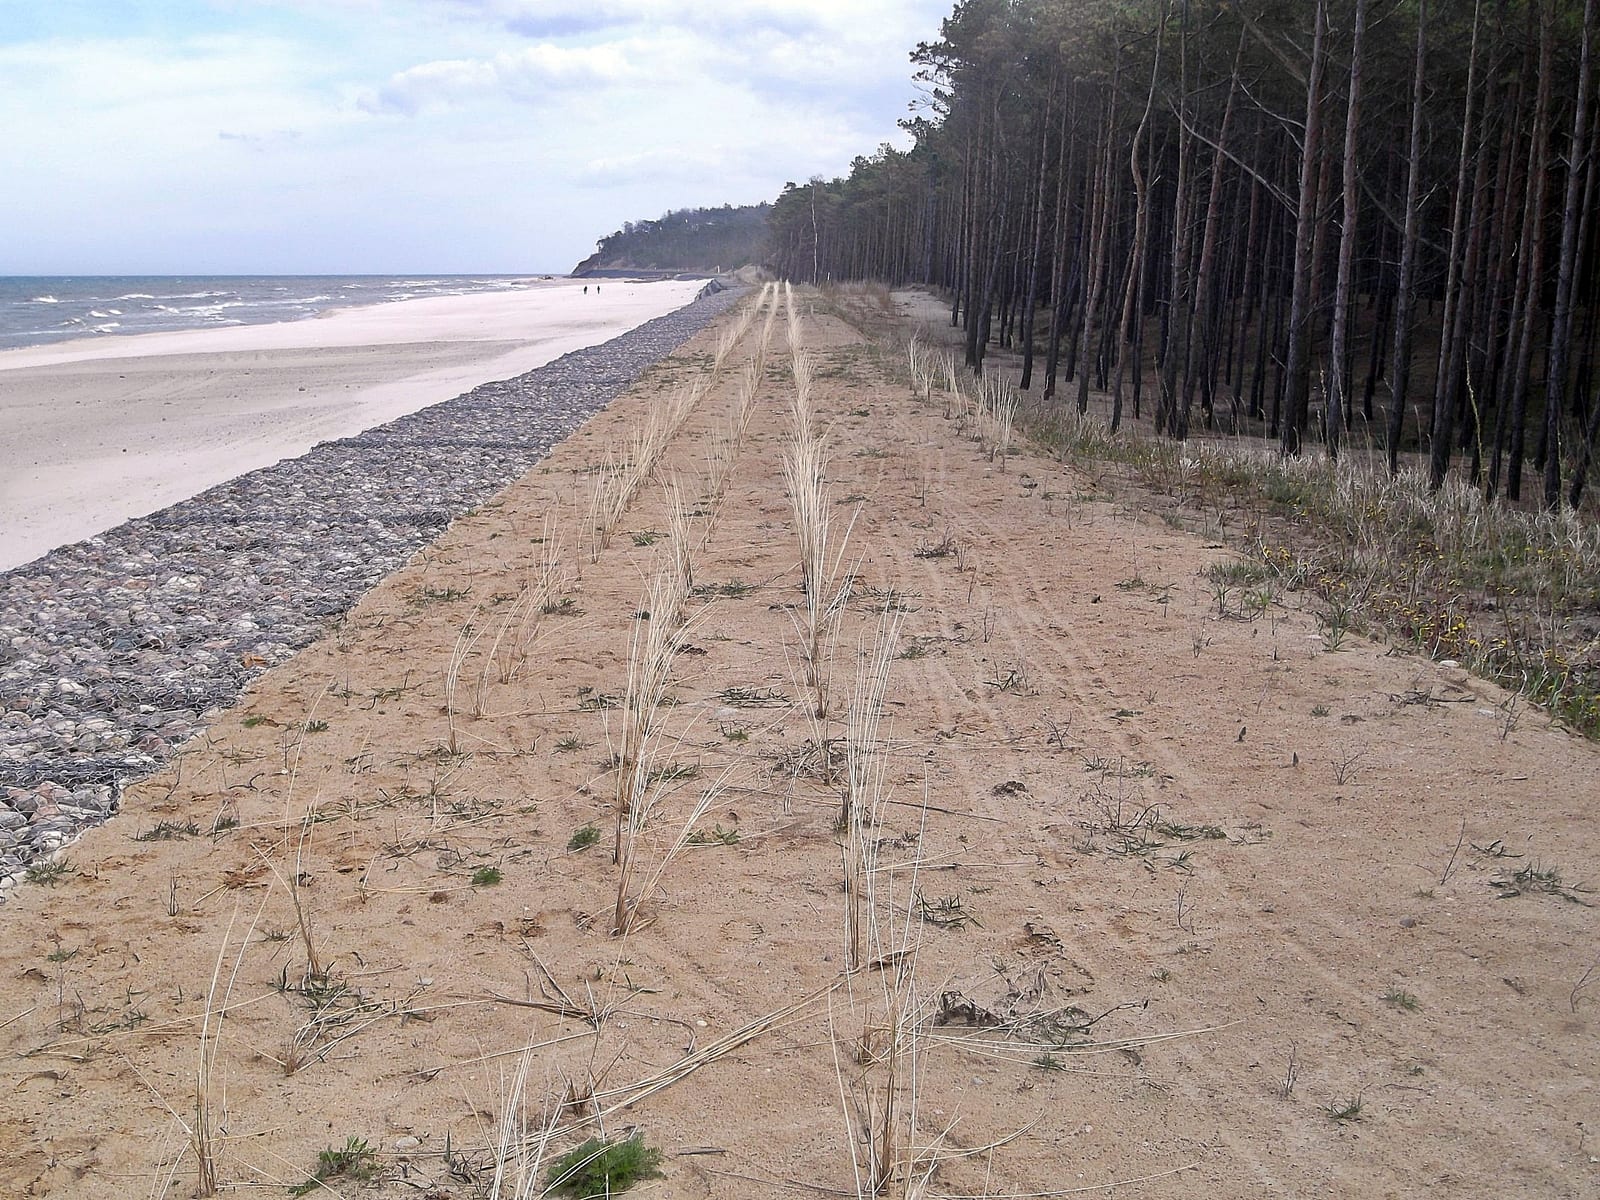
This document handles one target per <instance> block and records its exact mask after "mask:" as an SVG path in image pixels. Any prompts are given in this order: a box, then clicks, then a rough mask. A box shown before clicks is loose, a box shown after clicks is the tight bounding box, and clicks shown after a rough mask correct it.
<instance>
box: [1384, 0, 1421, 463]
mask: <svg viewBox="0 0 1600 1200" xmlns="http://www.w3.org/2000/svg"><path fill="white" fill-rule="evenodd" d="M1427 49H1428V3H1427V0H1418V2H1417V53H1416V58H1415V62H1414V66H1413V68H1412V74H1411V142H1410V154H1409V159H1408V162H1407V165H1406V211H1405V230H1404V232H1403V233H1402V234H1401V235H1400V279H1399V282H1398V283H1397V284H1396V285H1395V306H1394V307H1395V312H1394V361H1393V365H1392V366H1391V367H1390V368H1389V424H1388V428H1387V430H1386V431H1385V432H1386V434H1387V437H1386V439H1385V440H1386V442H1387V446H1386V449H1387V450H1388V452H1389V474H1391V475H1394V474H1397V473H1398V472H1399V470H1400V435H1401V434H1402V433H1403V432H1404V429H1405V419H1406V392H1407V386H1408V384H1409V382H1410V379H1411V306H1412V303H1413V301H1414V300H1415V298H1416V278H1415V277H1416V270H1417V236H1418V224H1419V214H1418V211H1417V208H1418V198H1419V197H1420V195H1421V191H1422V98H1423V86H1424V83H1425V80H1426V61H1425V60H1426V58H1427Z"/></svg>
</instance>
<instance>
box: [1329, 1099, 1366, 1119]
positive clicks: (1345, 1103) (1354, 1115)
mask: <svg viewBox="0 0 1600 1200" xmlns="http://www.w3.org/2000/svg"><path fill="white" fill-rule="evenodd" d="M1323 1111H1325V1112H1326V1113H1327V1114H1328V1117H1329V1119H1330V1120H1333V1121H1337V1122H1338V1123H1339V1124H1341V1125H1347V1124H1349V1123H1350V1122H1352V1121H1359V1120H1361V1112H1362V1103H1361V1097H1360V1096H1352V1097H1350V1098H1349V1099H1348V1100H1335V1101H1334V1102H1333V1103H1332V1104H1330V1105H1328V1107H1327V1108H1326V1109H1324V1110H1323Z"/></svg>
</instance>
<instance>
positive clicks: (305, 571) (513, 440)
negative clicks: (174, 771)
mask: <svg viewBox="0 0 1600 1200" xmlns="http://www.w3.org/2000/svg"><path fill="white" fill-rule="evenodd" d="M741 295H742V292H740V291H737V290H733V291H724V292H721V293H717V294H714V295H711V296H709V297H706V298H705V299H702V300H699V301H695V302H691V303H690V304H687V305H684V306H682V307H679V308H677V309H675V310H673V311H672V312H670V313H667V314H666V315H664V316H661V317H657V318H654V319H653V320H650V321H647V322H645V323H644V324H642V325H639V326H637V327H635V328H633V329H630V330H628V331H627V332H625V333H623V334H621V335H619V336H617V337H614V338H612V339H610V340H608V341H605V342H602V343H601V344H599V345H593V346H586V347H584V348H582V349H579V350H575V351H572V352H569V353H567V354H565V355H563V356H561V357H560V358H558V359H556V360H555V361H553V362H550V363H547V364H546V365H544V366H542V367H538V368H535V369H533V370H531V371H528V372H525V373H524V374H522V375H519V376H518V377H516V378H514V379H510V380H505V381H499V382H491V383H486V384H481V385H479V386H478V387H476V388H473V389H472V390H471V391H468V392H466V393H465V394H463V395H460V396H457V397H455V398H454V399H452V400H448V401H445V402H444V403H437V404H433V405H430V406H429V407H427V408H424V409H421V410H419V411H416V412H413V413H409V414H407V415H406V416H403V417H400V418H398V419H396V420H393V421H390V422H388V423H386V424H383V425H379V426H376V427H374V428H371V429H367V430H365V431H363V432H361V433H359V434H357V435H356V436H354V437H349V438H344V439H340V440H337V441H331V442H324V443H322V444H320V445H318V446H316V447H315V448H314V449H312V450H311V451H309V452H308V453H305V454H302V455H300V456H298V457H295V458H289V459H285V460H282V461H280V462H278V463H276V464H274V465H272V466H269V467H264V468H260V469H257V470H254V471H250V472H248V473H246V474H244V475H241V476H239V477H237V478H234V479H231V480H228V481H226V482H224V483H221V484H218V485H216V486H213V487H211V488H210V489H209V490H206V491H204V492H201V493H200V494H199V495H196V496H193V497H190V498H187V499H185V500H182V501H180V502H179V503H176V504H173V505H170V506H168V507H166V508H164V509H161V510H159V511H157V512H155V513H153V514H150V515H148V516H143V517H137V518H134V519H132V520H129V521H126V522H124V523H122V524H121V525H118V526H116V527H115V528H113V529H111V530H109V531H107V532H105V533H103V534H100V535H98V536H95V537H92V538H89V539H87V540H84V541H80V542H76V543H73V544H70V545H67V546H63V547H59V548H57V549H55V550H53V551H51V552H49V553H47V554H45V555H43V556H42V557H40V558H38V559H36V560H34V561H32V562H30V563H28V564H25V565H23V566H21V567H18V568H16V569H14V570H11V571H8V572H0V644H4V645H7V646H9V647H10V648H11V655H10V658H9V659H8V661H7V662H6V663H5V664H4V666H3V667H0V897H3V896H4V894H6V893H7V892H8V891H9V889H10V887H11V886H13V885H14V884H15V882H16V880H17V879H18V878H20V877H21V875H22V873H23V871H24V870H25V869H26V867H27V865H28V864H29V863H30V862H32V861H33V860H34V859H36V858H38V857H39V856H41V855H48V854H50V853H53V852H54V851H56V850H59V849H60V848H61V847H62V846H64V845H66V844H68V843H70V842H71V841H73V840H74V839H75V838H76V837H77V836H78V835H79V834H81V833H82V832H83V831H84V830H85V829H87V828H90V827H92V826H94V825H97V824H100V823H102V822H103V821H104V820H105V819H106V818H107V817H109V816H110V815H112V814H113V813H115V812H116V811H117V809H118V806H119V799H120V792H121V788H122V786H123V784H124V783H126V782H127V781H129V780H131V779H134V778H137V777H139V776H142V775H145V774H148V773H149V772H150V771H152V770H154V769H156V768H157V767H159V766H160V765H161V764H162V763H163V762H165V761H166V759H167V757H168V755H169V754H170V752H171V751H172V749H173V748H174V747H176V746H179V745H182V744H183V743H184V742H186V741H188V740H189V738H191V737H192V736H193V735H194V734H195V733H197V732H198V731H199V730H200V729H201V728H203V727H204V725H205V724H206V714H207V713H208V712H210V711H212V710H215V709H218V708H223V707H227V706H228V705H230V704H232V703H233V701H234V700H235V699H236V698H237V697H238V695H239V693H240V692H241V691H242V690H243V689H244V687H245V686H246V685H248V683H249V682H250V681H251V680H253V679H254V678H255V677H256V676H258V675H259V674H261V673H262V672H263V671H265V670H266V669H268V668H269V667H271V666H274V665H276V664H278V663H280V662H282V661H284V660H286V659H287V658H289V657H290V656H291V655H292V654H294V653H295V651H296V650H298V649H299V648H301V647H302V646H305V645H307V644H309V643H310V642H311V641H313V640H314V639H315V638H316V637H318V636H320V635H321V634H322V633H323V632H325V631H326V629H327V625H328V621H329V620H330V619H336V618H337V617H339V616H341V615H342V614H343V613H344V612H346V611H348V609H349V608H350V607H351V605H353V604H354V603H355V602H356V600H358V599H359V598H360V597H361V596H362V595H363V594H364V593H365V592H366V591H368V590H369V589H370V588H372V587H373V586H375V585H376V584H377V583H378V582H380V581H381V580H382V579H383V578H385V577H386V576H387V575H389V574H391V573H392V572H393V571H395V570H397V569H399V568H400V567H401V566H403V565H404V564H405V563H406V562H407V561H408V560H409V559H410V558H411V557H412V555H413V554H415V553H416V551H417V550H418V549H420V548H421V547H423V546H425V545H427V544H428V543H429V542H431V541H432V540H433V539H434V538H435V537H437V536H438V535H439V533H440V532H441V531H442V530H443V529H444V528H445V527H447V526H448V525H449V523H450V522H451V521H452V520H453V519H454V518H456V517H458V516H460V515H461V514H463V513H465V512H467V511H468V510H469V509H472V508H474V507H476V506H478V505H480V504H482V503H483V502H484V501H485V500H487V499H489V498H490V497H492V496H493V495H494V494H495V493H497V492H498V491H499V490H501V489H502V488H503V487H505V486H506V485H507V484H509V483H511V482H512V481H513V480H515V479H517V478H518V477H519V476H521V475H522V474H524V473H525V472H526V471H527V470H529V469H530V468H531V467H532V466H533V465H534V464H536V463H537V462H539V461H540V460H541V459H542V458H543V457H544V456H545V455H546V454H547V453H548V452H549V450H550V449H551V447H553V446H555V445H556V444H557V443H559V442H561V441H562V440H563V439H565V438H566V437H568V436H569V435H570V434H572V433H573V432H574V431H576V430H577V429H578V428H579V427H580V426H581V425H582V424H583V423H584V422H585V421H586V420H588V418H589V417H591V416H592V415H594V413H596V412H598V411H599V410H600V409H602V408H604V407H605V405H606V404H608V403H609V402H610V401H611V400H612V399H614V398H615V397H616V396H617V395H618V394H620V393H621V392H622V391H623V390H624V389H625V388H627V387H628V386H629V385H630V384H631V383H632V382H633V381H634V380H635V379H637V378H638V376H639V375H640V374H641V373H642V372H643V371H644V370H645V369H647V368H648V367H649V366H651V365H653V364H654V363H656V362H658V361H659V360H660V359H662V358H663V357H665V356H666V355H667V354H669V353H671V351H672V350H674V349H675V348H676V347H678V346H679V345H681V344H682V343H683V342H684V341H685V340H687V339H688V338H689V337H691V336H693V335H694V334H695V333H697V332H698V331H699V330H700V329H702V328H703V327H704V326H705V325H706V324H708V323H709V322H710V321H712V320H713V319H714V318H715V317H717V316H718V315H719V314H720V313H722V312H723V311H725V310H726V309H727V308H728V307H729V306H730V305H731V304H733V303H734V302H736V301H737V300H738V299H739V297H740V296H741Z"/></svg>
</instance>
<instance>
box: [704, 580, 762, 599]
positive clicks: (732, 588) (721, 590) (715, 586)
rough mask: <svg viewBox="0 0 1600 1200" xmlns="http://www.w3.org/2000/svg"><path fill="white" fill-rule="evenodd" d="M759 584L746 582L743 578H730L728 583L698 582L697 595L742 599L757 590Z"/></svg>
mask: <svg viewBox="0 0 1600 1200" xmlns="http://www.w3.org/2000/svg"><path fill="white" fill-rule="evenodd" d="M756 587H757V585H756V584H753V583H746V582H745V581H744V580H742V579H730V580H728V582H727V583H701V584H696V585H695V589H694V594H695V595H696V596H710V597H716V596H721V597H723V598H724V599H727V600H741V599H743V598H744V597H745V596H748V595H750V593H751V592H753V591H755V590H756Z"/></svg>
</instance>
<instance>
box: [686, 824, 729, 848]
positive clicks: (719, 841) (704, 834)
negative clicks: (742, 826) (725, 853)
mask: <svg viewBox="0 0 1600 1200" xmlns="http://www.w3.org/2000/svg"><path fill="white" fill-rule="evenodd" d="M738 842H739V831H738V830H737V829H724V828H723V827H722V826H721V825H718V826H717V827H716V828H715V829H711V830H705V829H696V830H695V831H694V832H693V833H691V834H690V835H689V837H688V843H689V845H691V846H734V845H737V844H738Z"/></svg>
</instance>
